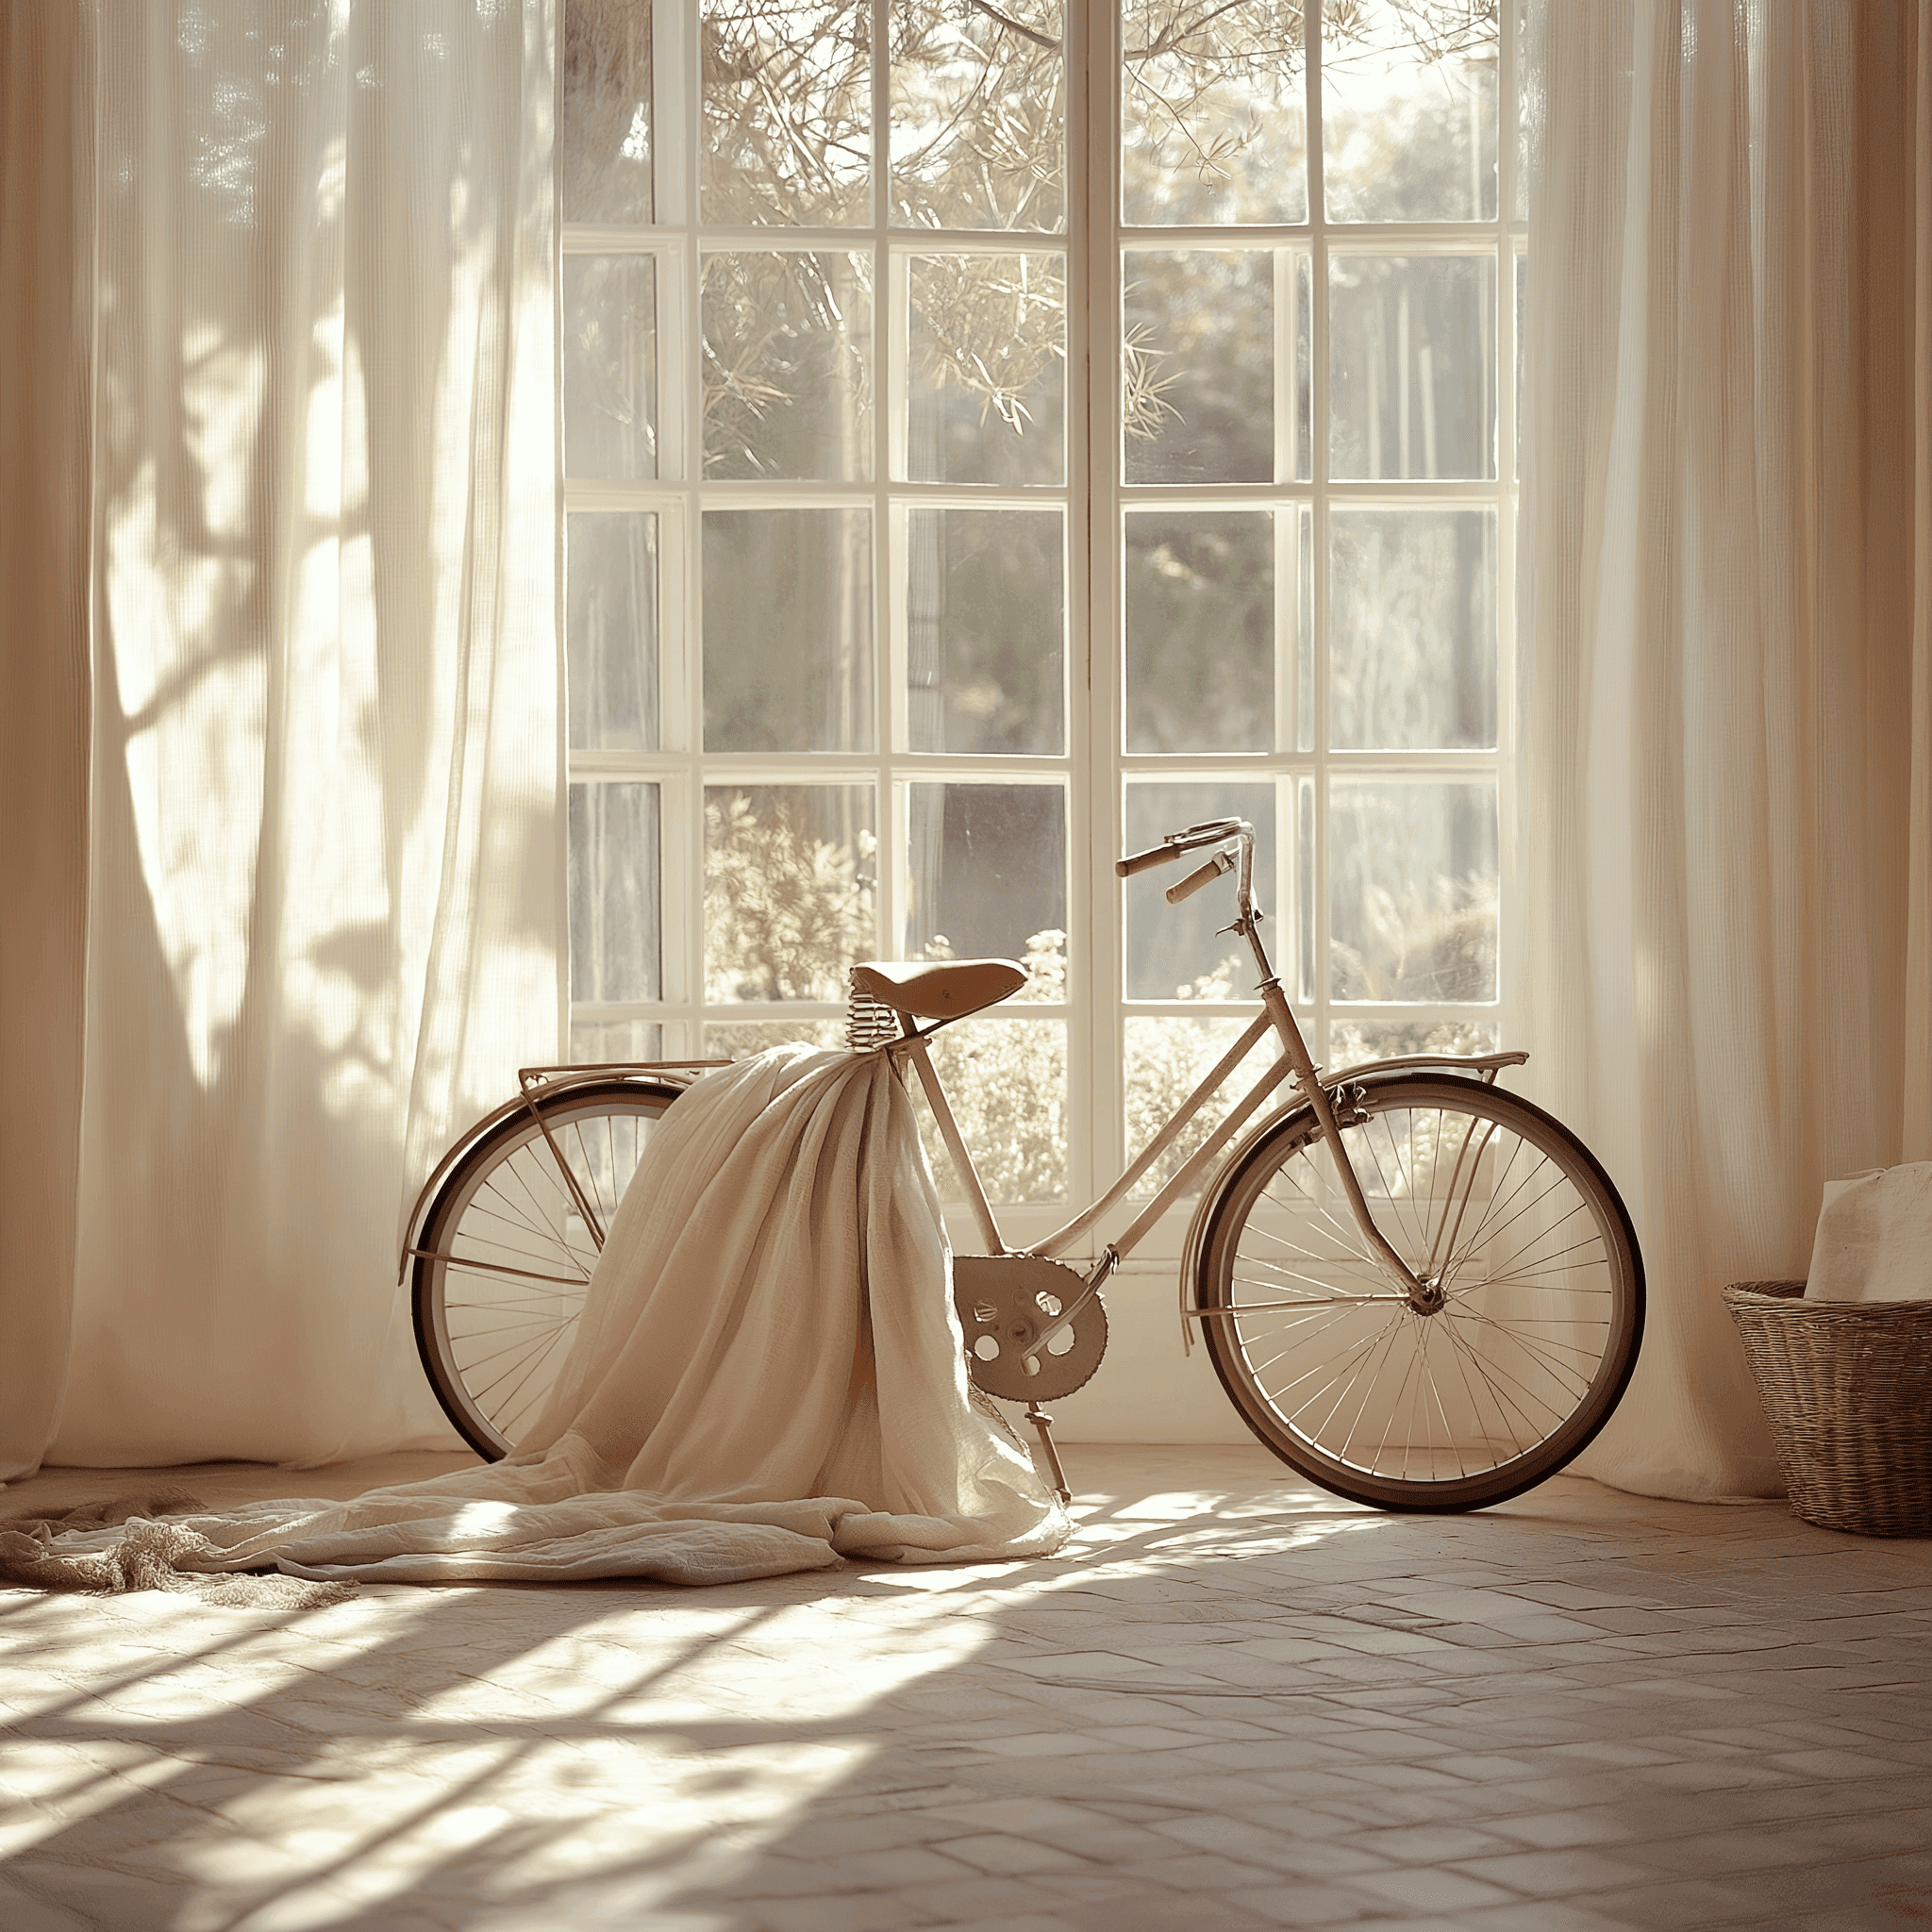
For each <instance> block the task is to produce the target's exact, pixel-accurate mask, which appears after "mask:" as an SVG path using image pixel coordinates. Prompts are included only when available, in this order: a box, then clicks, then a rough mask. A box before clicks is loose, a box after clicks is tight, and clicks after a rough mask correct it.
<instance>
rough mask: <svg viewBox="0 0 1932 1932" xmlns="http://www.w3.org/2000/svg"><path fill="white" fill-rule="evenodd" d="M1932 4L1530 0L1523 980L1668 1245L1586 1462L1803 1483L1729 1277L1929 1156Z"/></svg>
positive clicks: (1617, 1479) (1687, 1491)
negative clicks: (1775, 1442)
mask: <svg viewBox="0 0 1932 1932" xmlns="http://www.w3.org/2000/svg"><path fill="white" fill-rule="evenodd" d="M1928 14H1932V8H1928V6H1927V5H1926V4H1925V0H1869V4H1861V5H1859V6H1857V7H1847V6H1844V5H1842V4H1826V0H1815V4H1814V0H1806V4H1799V0H1790V4H1789V5H1787V4H1784V0H1779V4H1776V5H1770V4H1765V5H1747V6H1745V7H1742V8H1740V7H1737V6H1734V5H1733V4H1732V0H1635V4H1632V0H1605V4H1597V0H1591V4H1579V5H1573V4H1570V0H1542V4H1540V5H1537V6H1535V7H1534V8H1532V12H1531V20H1530V35H1529V42H1530V44H1529V62H1530V65H1529V72H1530V74H1531V76H1532V87H1531V90H1530V97H1531V103H1532V125H1531V138H1532V150H1533V162H1532V171H1531V193H1530V251H1531V276H1532V288H1531V296H1530V304H1529V314H1528V323H1527V337H1526V341H1525V345H1524V351H1525V353H1524V365H1525V373H1526V374H1525V397H1524V431H1525V434H1524V447H1525V464H1524V498H1523V516H1522V523H1521V540H1520V543H1521V547H1520V552H1519V556H1520V571H1521V578H1520V583H1519V610H1520V613H1521V620H1520V632H1519V635H1520V663H1519V667H1518V704H1519V741H1520V743H1521V746H1522V753H1521V759H1522V762H1521V768H1520V771H1519V774H1518V785H1517V795H1518V798H1519V800H1520V801H1521V802H1522V803H1521V809H1520V812H1519V823H1518V826H1517V836H1516V840H1515V852H1516V872H1517V877H1516V896H1515V898H1514V900H1513V901H1512V903H1513V904H1514V905H1515V906H1517V907H1518V908H1521V915H1520V917H1519V919H1518V922H1517V929H1516V932H1515V934H1514V937H1513V940H1512V950H1513V952H1514V959H1513V966H1514V972H1513V975H1512V977H1513V984H1514V986H1515V988H1516V991H1517V996H1518V998H1519V999H1520V1001H1521V1011H1522V1014H1523V1018H1524V1044H1525V1045H1527V1046H1529V1047H1530V1048H1531V1049H1532V1053H1533V1058H1532V1061H1531V1065H1530V1069H1529V1070H1528V1071H1529V1074H1530V1077H1531V1081H1532V1085H1533V1086H1534V1088H1535V1090H1536V1091H1537V1092H1538V1094H1539V1097H1540V1098H1541V1099H1542V1100H1543V1101H1545V1103H1546V1104H1548V1105H1550V1106H1551V1107H1552V1108H1555V1110H1557V1112H1558V1113H1559V1114H1561V1115H1562V1116H1563V1117H1564V1118H1565V1119H1566V1120H1568V1121H1569V1122H1570V1123H1571V1124H1573V1125H1574V1126H1575V1127H1576V1128H1577V1129H1578V1131H1579V1132H1581V1133H1582V1134H1583V1136H1584V1138H1585V1139H1586V1140H1588V1141H1590V1142H1591V1144H1592V1145H1593V1146H1594V1147H1595V1148H1596V1149H1597V1151H1598V1153H1599V1154H1600V1156H1601V1157H1602V1158H1604V1160H1605V1162H1606V1164H1607V1167H1608V1168H1609V1170H1610V1172H1611V1174H1612V1175H1613V1176H1614V1177H1615V1178H1616V1180H1617V1182H1618V1184H1619V1186H1620V1188H1621V1189H1622V1190H1623V1191H1624V1195H1625V1198H1626V1200H1627V1201H1628V1202H1629V1205H1630V1207H1631V1210H1632V1213H1633V1215H1634V1217H1635V1219H1636V1222H1637V1224H1638V1230H1639V1234H1640V1237H1641V1241H1642V1244H1643V1250H1644V1257H1645V1261H1646V1264H1647V1268H1648V1272H1649V1280H1650V1289H1651V1316H1650V1325H1649V1330H1648V1333H1647V1336H1646V1340H1645V1345H1644V1354H1643V1358H1642V1361H1641V1365H1640V1368H1639V1372H1638V1377H1637V1379H1636V1381H1635V1383H1634V1384H1633V1386H1632V1389H1631V1391H1630V1394H1629V1396H1628V1397H1627V1398H1626V1400H1625V1402H1624V1405H1623V1407H1622V1409H1621V1410H1620V1412H1619V1414H1618V1415H1617V1417H1616V1418H1615V1419H1614V1421H1613V1422H1612V1424H1611V1425H1610V1426H1609V1428H1608V1429H1607V1430H1606V1432H1605V1434H1604V1436H1603V1437H1602V1438H1601V1439H1600V1441H1599V1442H1598V1443H1597V1445H1596V1446H1595V1447H1594V1448H1593V1449H1592V1450H1591V1453H1590V1455H1589V1456H1588V1457H1586V1458H1585V1460H1584V1461H1583V1462H1582V1463H1581V1464H1580V1465H1579V1467H1581V1468H1582V1469H1583V1470H1585V1471H1586V1472H1587V1473H1589V1474H1593V1475H1596V1476H1599V1477H1600V1478H1602V1479H1603V1480H1605V1481H1607V1482H1610V1483H1613V1484H1616V1485H1618V1486H1621V1487H1624V1488H1626V1489H1631V1490H1635V1491H1641V1492H1644V1493H1650V1494H1659V1495H1673V1496H1686V1497H1717V1496H1724V1495H1731V1494H1761V1493H1775V1492H1776V1491H1777V1490H1778V1489H1779V1487H1780V1485H1779V1482H1778V1478H1777V1474H1776V1468H1775V1464H1774V1459H1773V1457H1772V1453H1771V1447H1770V1442H1769V1440H1768V1437H1767V1435H1766V1432H1765V1429H1764V1425H1763V1423H1762V1419H1761V1416H1760V1413H1759V1410H1758V1407H1757V1398H1756V1394H1755V1391H1754V1390H1753V1388H1752V1385H1751V1382H1750V1378H1749V1375H1748V1373H1747V1371H1746V1368H1745V1364H1744V1360H1743V1357H1742V1354H1741V1351H1740V1348H1739V1346H1738V1344H1737V1341H1736V1339H1735V1336H1734V1334H1733V1331H1732V1328H1731V1324H1730V1322H1729V1320H1728V1317H1727V1316H1726V1314H1725V1312H1724V1308H1723V1307H1722V1305H1721V1303H1720V1300H1719V1296H1718V1291H1719V1289H1720V1288H1721V1287H1722V1286H1723V1285H1724V1283H1725V1282H1726V1281H1730V1280H1737V1279H1742V1278H1748V1277H1756V1276H1775V1275H1797V1274H1803V1273H1804V1272H1805V1267H1806V1261H1807V1256H1808V1254H1809V1250H1810V1242H1811V1233H1812V1227H1813V1224H1814V1222H1815V1219H1816V1216H1817V1211H1818V1206H1819V1197H1820V1190H1821V1187H1822V1184H1823V1183H1824V1180H1825V1179H1827V1178H1829V1177H1832V1176H1835V1175H1840V1174H1850V1173H1855V1172H1857V1171H1859V1170H1861V1169H1864V1168H1869V1167H1874V1166H1879V1165H1885V1164H1890V1163H1892V1162H1896V1161H1898V1160H1900V1159H1907V1158H1927V1157H1928V1156H1932V1132H1928V1125H1932V1105H1928V1086H1927V1075H1926V1046H1927V1039H1928V1001H1932V958H1928V940H1927V931H1928V927H1927V922H1928V919H1932V730H1928V729H1927V724H1928V721H1932V694H1928V687H1932V622H1928V608H1927V607H1928V603H1932V599H1928V596H1927V591H1926V568H1927V566H1926V559H1927V555H1928V552H1932V535H1928V530H1932V491H1928V487H1927V465H1928V457H1927V447H1926V445H1927V437H1928V431H1927V410H1928V398H1927V393H1926V386H1927V383H1928V381H1932V375H1928V358H1927V356H1926V354H1925V345H1926V342H1927V301H1926V290H1927V284H1928V275H1932V268H1928V258H1932V245H1928V240H1927V234H1928V209H1927V205H1926V204H1927V200H1928V198H1932V196H1928V193H1927V191H1926V187H1925V183H1926V180H1927V176H1928V169H1932V108H1928V105H1927V103H1928V88H1927V80H1926V65H1925V62H1926V58H1927V54H1926V42H1927V25H1928Z"/></svg>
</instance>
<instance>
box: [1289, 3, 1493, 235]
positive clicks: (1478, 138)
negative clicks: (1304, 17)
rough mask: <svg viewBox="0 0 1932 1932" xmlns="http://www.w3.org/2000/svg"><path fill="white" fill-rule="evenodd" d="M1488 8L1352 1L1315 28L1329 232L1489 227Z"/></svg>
mask: <svg viewBox="0 0 1932 1932" xmlns="http://www.w3.org/2000/svg"><path fill="white" fill-rule="evenodd" d="M1497 65H1498V43H1497V25H1496V18H1495V14H1494V11H1493V10H1490V11H1489V12H1488V13H1487V15H1486V14H1485V12H1484V10H1483V9H1481V8H1474V7H1469V6H1463V5H1460V4H1457V5H1443V4H1440V0H1423V4H1420V5H1419V4H1417V0H1349V5H1348V6H1347V7H1346V8H1332V9H1329V10H1326V11H1324V15H1323V25H1322V171H1323V184H1324V199H1325V201H1326V204H1327V209H1328V219H1329V220H1330V221H1331V222H1483V221H1493V220H1494V219H1495V217H1496V70H1497Z"/></svg>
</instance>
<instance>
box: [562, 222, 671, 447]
mask: <svg viewBox="0 0 1932 1932" xmlns="http://www.w3.org/2000/svg"><path fill="white" fill-rule="evenodd" d="M657 291H658V264H657V263H656V262H655V261H654V260H652V258H650V257H649V256H648V255H566V256H565V257H564V258H563V315H564V332H563V467H564V471H565V474H566V475H571V476H576V477H585V476H595V477H608V478H610V479H612V480H617V481H627V480H630V479H633V478H638V477H646V476H655V475H657V474H658V292H657Z"/></svg>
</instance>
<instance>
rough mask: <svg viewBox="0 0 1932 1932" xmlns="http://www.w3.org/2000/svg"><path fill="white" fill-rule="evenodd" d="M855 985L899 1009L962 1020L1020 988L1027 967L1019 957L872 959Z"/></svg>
mask: <svg viewBox="0 0 1932 1932" xmlns="http://www.w3.org/2000/svg"><path fill="white" fill-rule="evenodd" d="M852 983H853V985H854V986H856V987H857V988H858V990H859V991H861V992H864V993H870V994H871V995H872V997H873V998H874V999H875V1000H876V1001H878V1003H879V1005H880V1006H882V1007H891V1009H892V1010H893V1011H894V1012H895V1013H910V1014H911V1015H912V1017H913V1018H914V1019H915V1020H959V1019H963V1018H964V1017H965V1016H966V1015H967V1014H968V1013H976V1012H978V1011H979V1009H980V1008H982V1007H990V1006H992V1005H994V1004H995V1003H996V1002H998V1001H1000V1000H1003V999H1005V998H1007V997H1008V994H1010V993H1016V992H1018V991H1020V989H1021V988H1022V987H1023V986H1024V985H1025V984H1026V969H1025V967H1024V966H1022V965H1021V964H1020V963H1019V962H1018V961H1017V960H1014V959H927V960H918V959H867V960H865V961H864V962H863V963H862V964H860V965H858V966H855V967H854V968H853V969H852Z"/></svg>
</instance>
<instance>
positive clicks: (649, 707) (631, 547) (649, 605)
mask: <svg viewBox="0 0 1932 1932" xmlns="http://www.w3.org/2000/svg"><path fill="white" fill-rule="evenodd" d="M564 524H565V539H564V551H565V574H566V575H565V580H566V583H567V585H568V587H569V588H568V591H567V593H566V609H567V634H568V648H569V653H570V662H569V669H570V685H569V694H570V707H569V708H570V741H571V745H572V748H573V749H576V750H589V751H655V750H656V749H657V748H658V519H657V518H656V517H655V516H653V515H651V514H649V513H648V512H626V513H625V514H622V515H588V514H574V515H572V516H569V517H567V518H565V520H564Z"/></svg>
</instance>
